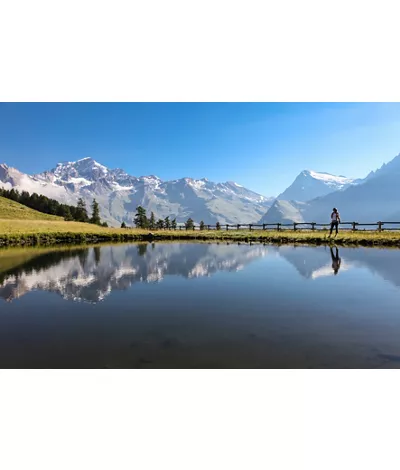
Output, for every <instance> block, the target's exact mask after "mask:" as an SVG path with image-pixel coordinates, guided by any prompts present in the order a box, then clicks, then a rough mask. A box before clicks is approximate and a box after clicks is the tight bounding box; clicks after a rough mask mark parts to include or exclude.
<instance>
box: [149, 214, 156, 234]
mask: <svg viewBox="0 0 400 470" xmlns="http://www.w3.org/2000/svg"><path fill="white" fill-rule="evenodd" d="M155 228H156V218H155V216H154V212H152V213H151V215H150V220H149V229H150V230H154V229H155Z"/></svg>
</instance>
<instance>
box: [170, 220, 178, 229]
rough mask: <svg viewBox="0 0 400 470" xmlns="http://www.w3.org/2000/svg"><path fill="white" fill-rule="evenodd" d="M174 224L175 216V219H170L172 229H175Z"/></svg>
mask: <svg viewBox="0 0 400 470" xmlns="http://www.w3.org/2000/svg"><path fill="white" fill-rule="evenodd" d="M176 225H177V224H176V218H175V219H172V221H171V228H172V230H176Z"/></svg>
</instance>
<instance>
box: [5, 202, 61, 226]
mask: <svg viewBox="0 0 400 470" xmlns="http://www.w3.org/2000/svg"><path fill="white" fill-rule="evenodd" d="M0 219H9V220H15V219H18V220H59V221H62V220H63V219H62V218H61V217H57V216H55V215H49V214H43V212H38V211H35V210H34V209H30V208H29V207H27V206H24V205H22V204H20V203H19V202H15V201H11V199H6V198H4V197H0Z"/></svg>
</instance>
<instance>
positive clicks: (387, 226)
mask: <svg viewBox="0 0 400 470" xmlns="http://www.w3.org/2000/svg"><path fill="white" fill-rule="evenodd" d="M330 225H331V224H330V223H328V224H318V223H316V222H301V223H300V222H294V223H290V224H281V223H275V224H220V227H219V229H217V225H208V224H205V225H204V228H203V230H249V231H252V230H274V231H278V232H279V231H283V230H294V231H296V230H312V231H314V230H329V229H330ZM365 227H368V228H365ZM372 227H376V229H373V228H372ZM339 229H340V230H348V231H353V232H355V231H358V230H377V231H379V232H382V231H384V230H400V222H376V223H366V224H364V223H360V222H341V223H340V225H339ZM177 230H188V229H187V228H186V227H185V226H184V225H180V226H178V227H177ZM190 230H200V226H199V225H198V224H195V225H194V226H193V228H192V229H190Z"/></svg>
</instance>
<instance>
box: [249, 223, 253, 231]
mask: <svg viewBox="0 0 400 470" xmlns="http://www.w3.org/2000/svg"><path fill="white" fill-rule="evenodd" d="M252 225H253V224H249V230H250V232H251V226H252Z"/></svg>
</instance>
